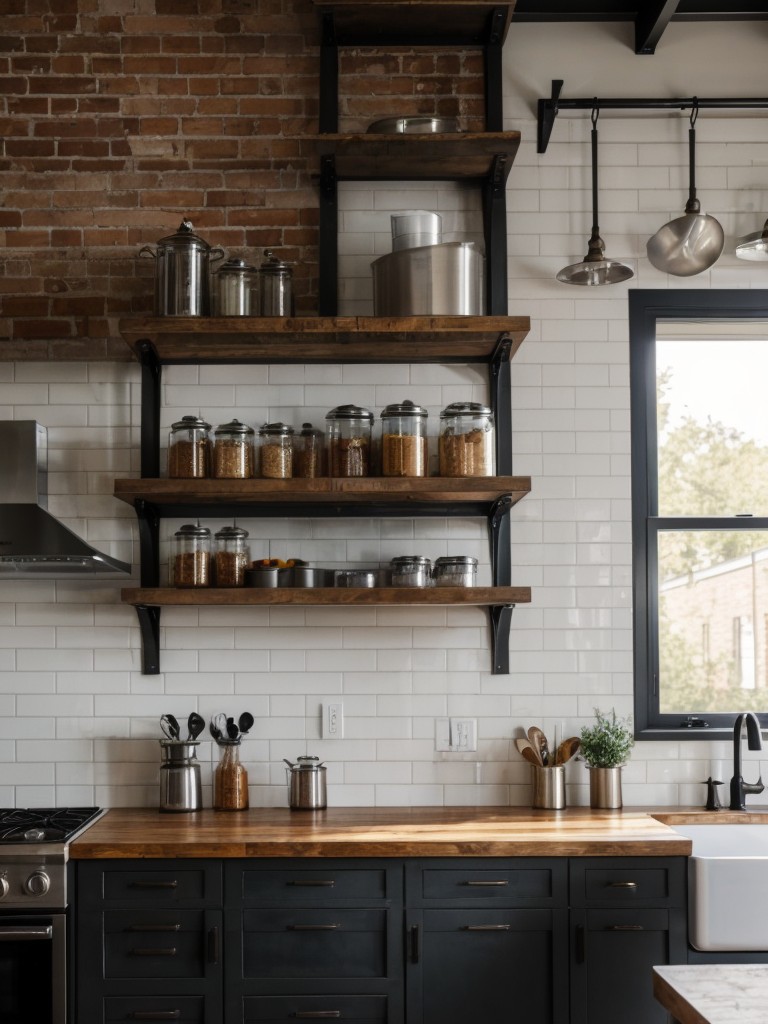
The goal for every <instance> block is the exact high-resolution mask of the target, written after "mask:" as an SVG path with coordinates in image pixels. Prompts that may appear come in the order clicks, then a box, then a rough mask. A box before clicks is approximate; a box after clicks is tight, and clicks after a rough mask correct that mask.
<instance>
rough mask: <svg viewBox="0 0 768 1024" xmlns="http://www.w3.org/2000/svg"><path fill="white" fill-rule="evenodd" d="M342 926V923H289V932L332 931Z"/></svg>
mask: <svg viewBox="0 0 768 1024" xmlns="http://www.w3.org/2000/svg"><path fill="white" fill-rule="evenodd" d="M336 928H341V925H340V924H289V925H288V931H289V932H332V931H334V929H336Z"/></svg>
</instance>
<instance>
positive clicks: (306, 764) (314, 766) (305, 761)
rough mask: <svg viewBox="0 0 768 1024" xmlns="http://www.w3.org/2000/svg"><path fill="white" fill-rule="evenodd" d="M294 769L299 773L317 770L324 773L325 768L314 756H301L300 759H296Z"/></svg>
mask: <svg viewBox="0 0 768 1024" xmlns="http://www.w3.org/2000/svg"><path fill="white" fill-rule="evenodd" d="M295 767H296V768H298V769H299V771H300V772H316V771H318V770H319V769H322V770H323V771H325V766H324V765H323V764H322V762H321V761H320V758H319V757H317V755H316V754H302V755H301V756H300V757H297V758H296V765H295Z"/></svg>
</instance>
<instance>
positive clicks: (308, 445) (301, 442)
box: [293, 423, 325, 480]
mask: <svg viewBox="0 0 768 1024" xmlns="http://www.w3.org/2000/svg"><path fill="white" fill-rule="evenodd" d="M324 443H325V434H324V433H323V432H322V430H320V429H318V428H317V427H313V426H312V424H311V423H302V424H301V430H300V431H299V434H298V435H297V436H296V438H295V439H294V442H293V475H294V476H295V477H299V478H301V479H302V480H310V479H312V478H313V477H316V476H323V469H324V463H325V459H324V458H323V456H324V451H323V446H324Z"/></svg>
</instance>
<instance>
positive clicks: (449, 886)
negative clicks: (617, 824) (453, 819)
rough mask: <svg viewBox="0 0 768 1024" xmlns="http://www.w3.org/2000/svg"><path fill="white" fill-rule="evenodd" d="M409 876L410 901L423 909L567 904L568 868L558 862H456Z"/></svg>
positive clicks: (421, 869) (420, 868)
mask: <svg viewBox="0 0 768 1024" xmlns="http://www.w3.org/2000/svg"><path fill="white" fill-rule="evenodd" d="M409 870H410V872H411V873H410V874H409V876H408V883H409V892H410V894H411V895H410V900H412V901H416V903H418V904H421V905H425V906H427V905H430V904H434V902H436V901H443V902H451V903H458V902H460V903H463V904H467V905H470V906H471V905H472V904H477V903H478V902H493V903H498V904H499V905H501V904H505V905H519V906H526V905H530V904H531V903H535V904H536V905H537V906H539V907H541V906H548V905H550V904H551V903H552V902H553V901H557V902H558V903H562V904H563V905H564V904H565V900H566V872H565V865H564V864H563V863H562V862H560V863H557V862H556V861H552V862H551V863H550V862H542V861H538V862H536V863H533V862H528V863H526V862H521V863H515V864H514V865H513V864H511V863H510V861H509V860H504V861H497V862H496V863H492V862H491V863H489V862H488V861H479V862H477V863H473V862H472V861H464V862H463V863H461V862H460V863H458V864H457V863H456V861H453V862H449V863H446V864H441V865H439V866H436V865H434V864H431V865H426V864H422V865H416V866H415V867H414V866H412V867H411V868H410V869H409Z"/></svg>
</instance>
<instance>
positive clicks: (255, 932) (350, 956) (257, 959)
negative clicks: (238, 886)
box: [243, 908, 387, 978]
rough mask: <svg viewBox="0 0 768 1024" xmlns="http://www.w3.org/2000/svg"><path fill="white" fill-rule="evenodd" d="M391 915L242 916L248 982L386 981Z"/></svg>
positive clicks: (308, 912) (298, 912)
mask: <svg viewBox="0 0 768 1024" xmlns="http://www.w3.org/2000/svg"><path fill="white" fill-rule="evenodd" d="M386 929H387V911H386V910H383V909H380V910H350V909H328V910H319V909H317V908H309V909H305V908H296V909H294V910H278V909H275V910H246V911H245V912H244V913H243V976H244V977H246V978H382V977H385V976H386V971H387V962H386V960H387V958H386Z"/></svg>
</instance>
